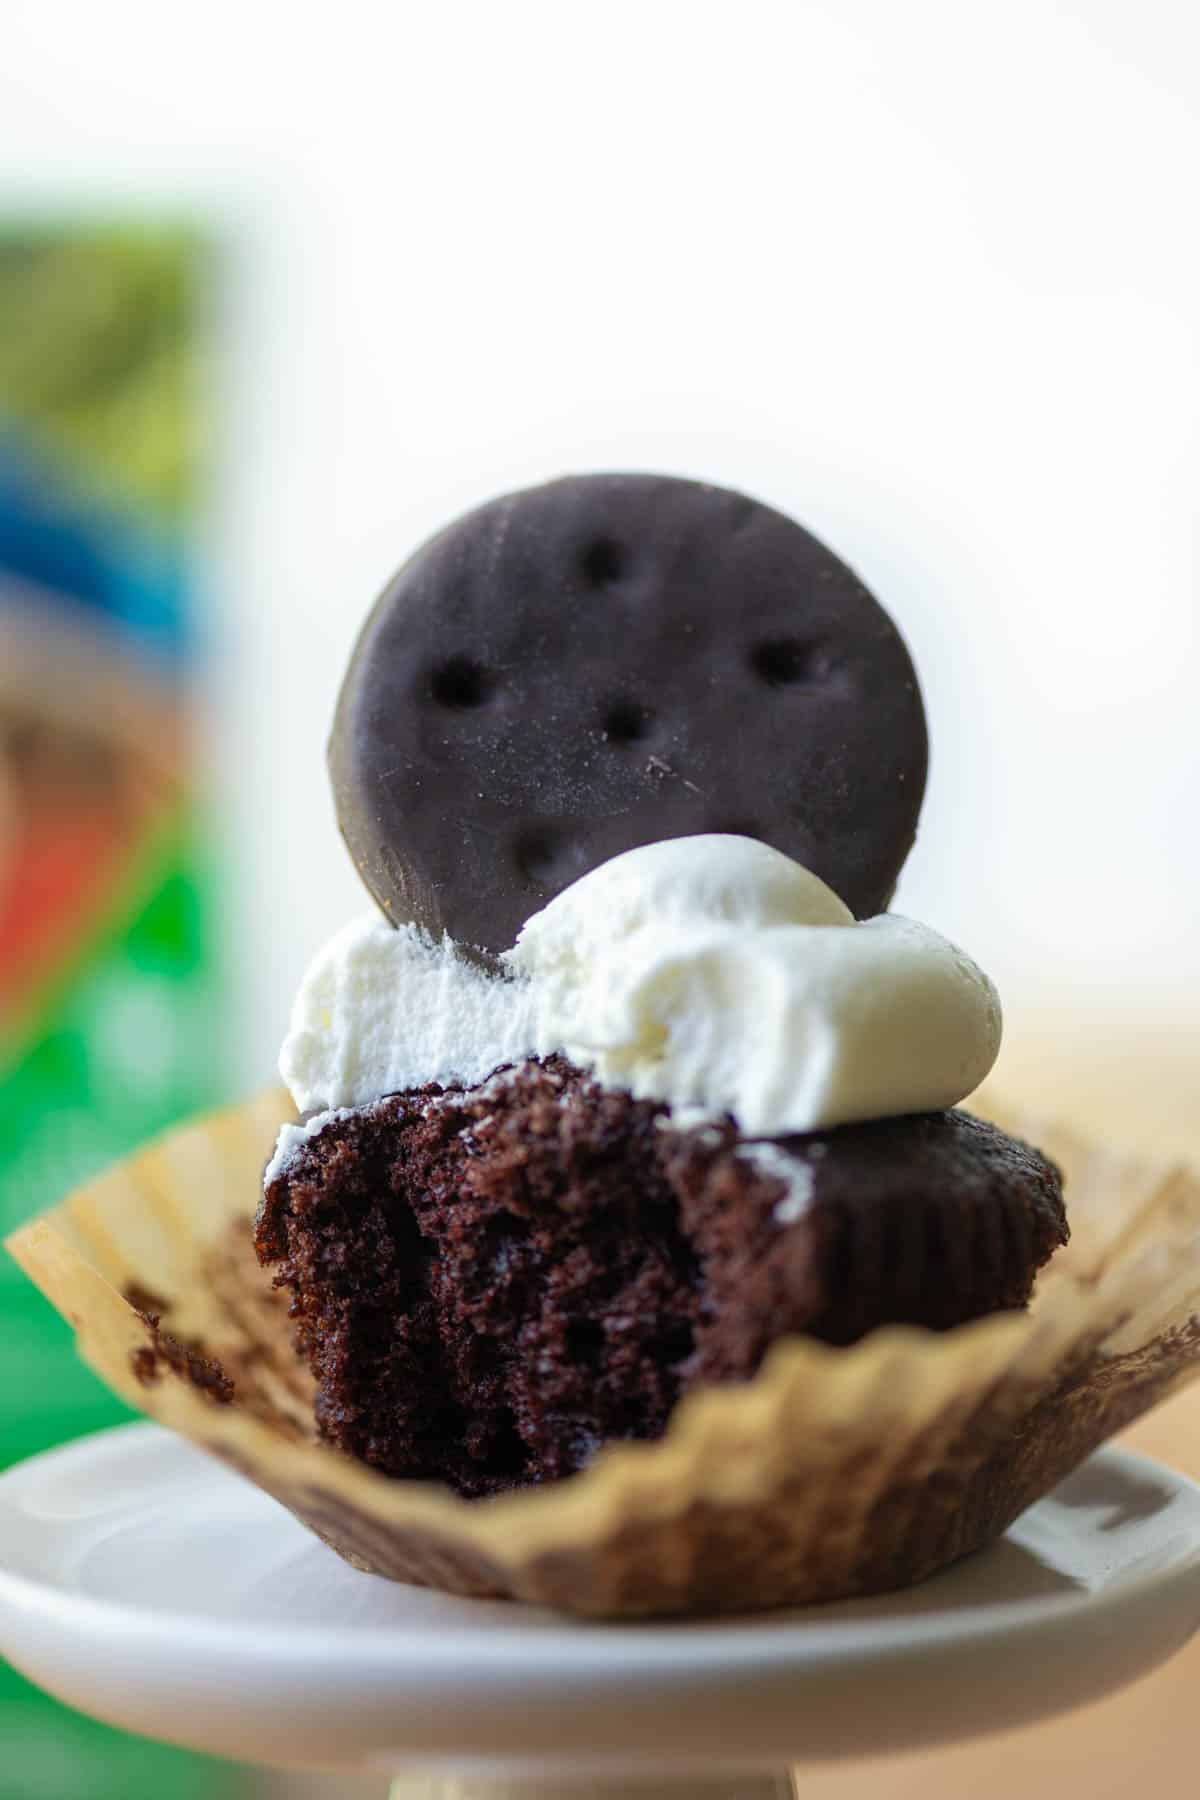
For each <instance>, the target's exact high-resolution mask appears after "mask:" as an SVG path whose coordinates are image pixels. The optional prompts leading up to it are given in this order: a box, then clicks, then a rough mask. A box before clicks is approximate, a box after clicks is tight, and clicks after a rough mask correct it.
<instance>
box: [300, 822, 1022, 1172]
mask: <svg viewBox="0 0 1200 1800" xmlns="http://www.w3.org/2000/svg"><path fill="white" fill-rule="evenodd" d="M503 963H504V973H503V974H502V975H491V974H488V973H487V972H486V971H484V970H482V969H480V968H479V967H478V966H476V965H475V964H473V963H471V962H470V961H468V960H467V959H466V958H465V957H464V956H462V954H461V953H460V952H459V951H458V950H457V949H456V948H455V946H454V945H453V944H452V943H451V942H450V940H449V939H445V940H444V941H443V942H442V943H440V944H435V943H434V942H433V941H432V940H431V939H430V938H429V937H427V936H426V935H425V934H424V933H422V932H421V931H420V930H418V929H417V928H416V927H415V926H402V927H400V928H399V929H398V930H397V929H393V927H392V926H390V925H389V924H388V923H387V922H386V921H384V920H381V919H376V918H369V919H364V920H361V921H358V922H356V923H355V924H352V925H350V926H348V927H347V928H346V929H345V930H344V931H342V932H340V933H339V934H338V935H337V936H336V937H335V938H334V939H333V940H332V941H331V942H330V943H329V944H328V945H327V946H326V947H325V949H324V950H322V951H321V952H320V953H319V955H318V956H317V958H316V960H315V961H314V963H313V965H312V967H311V968H310V969H309V971H308V974H307V975H306V976H305V978H304V981H303V983H302V984H301V987H300V992H299V994H298V995H297V998H296V1004H295V1008H294V1010H293V1015H292V1026H291V1030H290V1032H289V1034H288V1037H287V1039H286V1041H285V1043H284V1046H283V1052H282V1055H281V1058H280V1072H281V1074H282V1075H283V1079H284V1081H285V1082H286V1083H287V1085H288V1087H289V1088H290V1090H291V1093H292V1097H293V1099H294V1100H295V1102H296V1105H297V1106H298V1107H299V1108H300V1110H301V1111H302V1112H314V1111H315V1112H318V1113H323V1112H327V1111H330V1110H333V1109H335V1108H338V1107H347V1106H362V1105H365V1104H366V1103H367V1102H369V1101H371V1100H376V1099H379V1098H380V1097H381V1096H382V1095H384V1094H388V1093H395V1092H396V1091H398V1090H399V1089H402V1088H408V1087H419V1086H421V1085H422V1084H423V1083H425V1082H427V1081H441V1082H446V1083H462V1084H464V1085H474V1084H475V1083H477V1082H480V1081H483V1080H485V1079H486V1078H487V1076H488V1075H490V1074H491V1073H492V1071H493V1070H494V1069H496V1068H497V1066H498V1065H499V1064H501V1063H504V1062H510V1061H519V1060H521V1059H523V1058H524V1057H527V1056H531V1055H548V1054H549V1053H550V1052H551V1051H555V1050H560V1051H563V1052H564V1053H565V1054H566V1055H567V1056H569V1057H570V1058H571V1059H572V1061H574V1062H577V1063H579V1064H581V1065H582V1066H584V1067H586V1068H589V1069H591V1070H592V1071H594V1073H595V1074H596V1076H597V1077H598V1078H599V1080H601V1081H602V1082H605V1083H606V1084H608V1085H609V1086H613V1087H620V1088H626V1089H628V1090H629V1091H631V1092H632V1093H634V1094H635V1095H637V1096H639V1097H650V1098H654V1099H659V1100H665V1101H668V1102H670V1103H671V1105H672V1107H676V1108H680V1109H684V1108H686V1109H687V1112H688V1115H689V1117H690V1118H691V1119H693V1120H694V1119H695V1118H696V1117H697V1116H698V1115H699V1116H708V1117H717V1116H720V1115H721V1114H723V1113H726V1112H728V1113H732V1114H733V1116H734V1118H735V1119H736V1121H737V1123H738V1126H739V1127H740V1129H741V1130H742V1131H743V1132H744V1133H745V1134H747V1135H748V1136H751V1137H781V1136H784V1135H785V1134H787V1133H789V1132H803V1131H812V1130H816V1129H817V1128H819V1127H823V1126H832V1125H841V1124H848V1123H850V1122H851V1121H853V1120H858V1119H872V1118H882V1117H888V1116H890V1115H894V1114H899V1113H907V1112H923V1111H932V1110H936V1109H938V1108H941V1107H947V1106H953V1105H954V1104H956V1102H957V1101H959V1100H962V1099H964V1098H965V1097H966V1095H967V1094H969V1093H970V1092H971V1091H972V1089H974V1088H975V1087H977V1086H978V1085H979V1083H980V1082H981V1081H982V1080H983V1078H984V1076H985V1075H986V1074H987V1072H988V1070H989V1069H990V1068H991V1066H992V1063H993V1062H994V1061H995V1057H996V1053H997V1051H998V1049H999V1045H1000V1004H999V1000H998V998H997V995H996V991H995V989H994V988H993V986H992V984H991V983H990V982H989V981H988V979H987V977H986V976H985V975H984V974H983V973H982V971H981V970H980V969H978V968H977V967H976V966H975V964H974V963H973V962H971V961H970V959H969V958H968V957H966V956H964V955H963V953H962V952H961V951H960V950H957V949H956V948H955V947H954V945H953V944H950V943H948V942H947V941H946V939H944V938H942V937H939V936H938V934H937V933H936V932H934V931H930V930H929V929H928V928H927V927H925V926H923V925H918V924H915V923H914V922H913V921H911V920H909V919H902V918H899V917H896V916H894V915H892V914H885V915H883V916H881V917H880V918H877V919H869V920H867V921H865V922H864V923H862V924H859V923H856V922H855V920H854V918H853V917H852V915H851V914H850V912H849V911H848V910H847V909H846V907H845V906H843V904H842V902H841V901H840V900H839V899H838V898H837V896H836V894H834V893H833V892H832V891H831V889H829V888H828V887H826V886H825V884H824V883H823V882H822V881H820V880H818V879H817V877H816V876H815V875H812V874H810V873H809V872H808V871H807V870H806V869H803V868H801V867H800V865H799V864H798V863H795V862H793V861H792V860H791V859H790V858H789V857H786V856H784V855H782V854H781V853H780V852H779V851H776V850H772V849H770V848H769V847H768V846H767V845H765V844H761V843H758V842H757V841H755V840H754V839H751V838H741V837H725V836H709V837H694V838H677V839H672V840H670V841H669V842H666V843H661V844H650V845H646V846H644V847H642V848H640V849H636V850H630V851H627V852H625V854H624V855H622V856H617V857H614V858H613V859H612V861H611V862H608V863H605V864H603V865H602V866H601V867H600V868H598V869H595V870H593V871H592V872H591V873H590V874H588V875H584V876H582V877H581V878H580V880H578V881H577V882H575V883H574V884H573V885H572V886H571V887H569V888H567V889H566V890H565V891H564V892H563V893H561V894H559V895H558V896H557V897H556V898H555V899H554V900H552V901H551V902H550V904H549V906H547V907H546V908H544V910H543V911H541V912H539V913H536V914H535V915H534V916H533V917H532V918H531V919H530V920H529V921H528V923H527V924H526V925H525V927H524V929H523V930H522V932H521V935H520V937H519V939H518V941H517V943H516V945H515V946H514V948H513V949H512V950H510V951H508V952H506V954H505V956H504V958H503Z"/></svg>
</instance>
